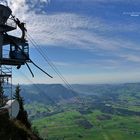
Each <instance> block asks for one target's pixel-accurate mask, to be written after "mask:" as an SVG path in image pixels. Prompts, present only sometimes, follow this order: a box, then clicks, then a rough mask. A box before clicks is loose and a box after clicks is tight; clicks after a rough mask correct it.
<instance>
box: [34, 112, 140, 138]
mask: <svg viewBox="0 0 140 140" xmlns="http://www.w3.org/2000/svg"><path fill="white" fill-rule="evenodd" d="M100 114H102V113H101V112H100V111H94V112H93V113H90V114H88V115H81V114H80V113H79V112H77V111H68V112H64V113H60V114H57V115H54V116H50V117H46V118H43V119H39V120H36V121H34V122H33V124H34V126H36V127H37V128H38V130H39V131H40V134H41V136H44V137H45V138H48V139H49V140H53V139H59V140H61V139H63V138H64V139H65V140H79V139H83V140H93V139H94V140H125V139H127V140H132V139H133V140H139V138H140V127H139V124H140V117H119V116H113V117H112V119H111V120H104V121H103V120H102V121H99V120H98V119H97V117H96V116H97V115H100ZM79 119H87V120H88V121H89V122H90V123H92V124H93V127H92V128H91V129H85V128H84V127H81V126H79V125H78V124H77V123H76V121H77V120H79Z"/></svg>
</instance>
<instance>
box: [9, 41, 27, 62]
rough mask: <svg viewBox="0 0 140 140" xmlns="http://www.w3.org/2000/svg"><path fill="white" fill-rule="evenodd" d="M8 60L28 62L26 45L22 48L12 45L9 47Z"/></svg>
mask: <svg viewBox="0 0 140 140" xmlns="http://www.w3.org/2000/svg"><path fill="white" fill-rule="evenodd" d="M9 58H10V59H16V60H19V61H20V60H21V61H26V60H29V46H28V43H26V44H25V45H24V46H18V48H17V47H16V46H14V45H10V52H9Z"/></svg>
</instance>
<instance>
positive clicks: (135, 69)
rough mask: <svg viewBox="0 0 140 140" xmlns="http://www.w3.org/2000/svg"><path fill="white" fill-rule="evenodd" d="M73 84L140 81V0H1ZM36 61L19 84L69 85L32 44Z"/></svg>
mask: <svg viewBox="0 0 140 140" xmlns="http://www.w3.org/2000/svg"><path fill="white" fill-rule="evenodd" d="M1 3H4V4H7V5H8V6H9V7H10V8H11V9H12V11H13V14H14V15H15V16H16V17H18V18H19V19H20V20H21V21H24V22H26V27H27V30H28V34H29V35H30V36H31V37H32V38H33V39H34V41H35V42H36V43H37V44H38V47H39V48H41V50H42V51H43V52H44V54H45V55H47V56H48V57H49V59H50V60H51V61H52V62H53V64H54V65H55V66H56V67H57V69H58V70H59V71H60V72H61V74H62V75H63V76H64V77H65V79H66V80H67V81H68V82H69V83H71V84H81V83H82V84H94V83H127V82H140V46H139V44H140V39H139V37H140V24H139V23H140V1H139V0H7V1H5V0H1ZM28 39H29V44H30V57H31V59H32V60H33V61H34V62H35V63H37V64H38V65H39V66H41V67H42V68H43V69H44V70H46V71H47V72H48V73H49V74H51V75H52V76H53V77H54V78H53V79H50V78H49V77H47V76H46V75H44V74H43V73H41V72H40V71H39V70H38V69H36V68H35V67H34V66H33V65H32V64H30V66H31V68H32V70H33V72H34V74H35V78H32V77H31V75H30V73H29V71H28V69H27V68H26V66H22V67H21V69H20V70H17V69H16V68H13V82H14V83H25V84H27V83H31V82H34V83H63V81H62V80H61V79H60V78H59V77H58V76H57V74H56V73H55V72H54V71H53V70H52V68H51V67H50V66H49V65H48V64H47V63H46V61H45V60H44V59H43V58H42V57H41V55H40V54H39V53H38V52H37V51H36V50H35V48H34V47H33V45H32V43H31V42H30V37H29V38H28Z"/></svg>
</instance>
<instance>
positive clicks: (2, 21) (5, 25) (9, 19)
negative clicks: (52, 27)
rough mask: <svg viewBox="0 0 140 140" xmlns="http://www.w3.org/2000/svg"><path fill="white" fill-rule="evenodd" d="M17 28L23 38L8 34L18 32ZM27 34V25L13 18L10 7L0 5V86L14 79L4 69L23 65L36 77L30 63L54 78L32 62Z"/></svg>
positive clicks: (18, 67)
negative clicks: (6, 80)
mask: <svg viewBox="0 0 140 140" xmlns="http://www.w3.org/2000/svg"><path fill="white" fill-rule="evenodd" d="M17 27H18V28H19V29H20V30H21V33H22V34H21V37H17V36H15V35H10V34H8V32H10V31H13V30H16V29H17ZM26 34H27V29H26V27H25V23H24V22H21V21H20V20H19V19H18V18H16V17H15V16H13V15H12V10H11V9H10V8H9V7H8V6H5V5H2V4H0V85H2V84H3V83H4V82H5V79H9V78H12V72H11V73H10V74H9V73H8V72H7V71H6V70H4V69H3V67H7V69H9V67H12V66H14V67H17V69H20V68H21V66H22V65H26V66H27V68H28V69H29V71H30V73H31V74H32V76H33V77H34V74H33V72H32V70H31V68H30V67H29V64H28V63H31V64H33V65H34V66H35V67H37V68H38V69H39V70H41V71H42V72H43V73H45V74H46V75H47V76H49V77H50V78H53V77H52V76H51V75H50V74H48V73H47V72H46V71H45V70H43V69H42V68H41V67H39V66H38V65H37V64H36V63H35V62H33V60H31V58H30V55H29V44H28V40H27V38H26ZM9 70H10V69H9Z"/></svg>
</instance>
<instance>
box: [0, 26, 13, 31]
mask: <svg viewBox="0 0 140 140" xmlns="http://www.w3.org/2000/svg"><path fill="white" fill-rule="evenodd" d="M15 29H16V27H14V26H9V25H6V24H5V25H0V32H9V31H12V30H15Z"/></svg>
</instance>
